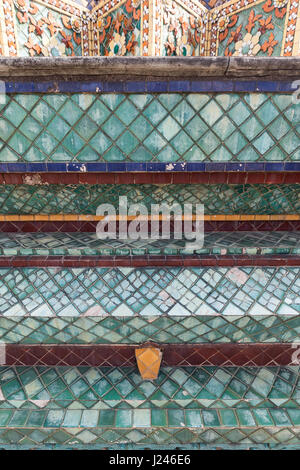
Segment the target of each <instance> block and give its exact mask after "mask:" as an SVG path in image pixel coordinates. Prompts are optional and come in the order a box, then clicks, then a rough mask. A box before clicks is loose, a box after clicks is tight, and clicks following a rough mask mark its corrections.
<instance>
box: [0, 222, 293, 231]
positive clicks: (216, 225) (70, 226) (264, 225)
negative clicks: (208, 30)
mask: <svg viewBox="0 0 300 470" xmlns="http://www.w3.org/2000/svg"><path fill="white" fill-rule="evenodd" d="M117 225H118V224H117ZM96 226H97V221H90V222H85V221H66V222H64V221H45V222H42V221H32V222H31V221H8V222H0V233H8V232H10V233H21V232H23V233H36V232H48V233H51V232H69V233H74V232H86V233H87V232H88V233H96ZM149 227H150V225H149ZM171 230H172V221H171ZM204 230H205V232H265V231H266V232H279V231H282V232H297V231H300V221H297V220H290V221H289V220H276V221H275V220H274V221H259V220H257V221H223V220H219V221H205V222H204Z"/></svg>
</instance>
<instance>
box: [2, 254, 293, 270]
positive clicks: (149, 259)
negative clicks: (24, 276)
mask: <svg viewBox="0 0 300 470" xmlns="http://www.w3.org/2000/svg"><path fill="white" fill-rule="evenodd" d="M12 266H13V267H24V268H25V267H42V268H43V267H54V268H57V267H63V268H82V267H87V268H95V267H112V268H113V267H132V268H133V267H150V266H153V267H155V266H161V267H172V266H177V267H183V266H186V267H191V266H197V267H203V266H204V267H207V266H211V267H218V266H219V267H222V266H223V267H234V266H300V256H297V255H269V256H268V255H263V256H261V255H221V256H218V255H198V256H196V255H194V256H188V255H186V256H175V255H170V256H166V255H152V256H149V255H146V256H145V255H143V256H138V255H136V256H128V255H127V256H101V257H96V256H40V255H39V256H9V257H5V256H1V257H0V267H1V268H10V267H12Z"/></svg>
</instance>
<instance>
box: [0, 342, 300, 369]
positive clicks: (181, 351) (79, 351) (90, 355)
mask: <svg viewBox="0 0 300 470" xmlns="http://www.w3.org/2000/svg"><path fill="white" fill-rule="evenodd" d="M155 346H157V347H160V348H161V349H162V351H163V358H162V366H172V367H173V366H181V367H189V366H223V367H230V366H248V367H262V366H269V367H271V366H288V365H292V363H293V354H294V352H295V348H293V347H292V345H291V344H286V343H274V344H264V343H256V344H228V343H223V344H222V343H220V344H200V345H178V344H177V345H172V344H163V345H155ZM136 347H137V345H91V346H82V345H69V344H66V345H21V344H8V345H6V360H5V364H3V365H9V366H93V367H97V366H102V367H106V366H107V367H122V366H123V367H126V366H135V365H136V360H135V348H136Z"/></svg>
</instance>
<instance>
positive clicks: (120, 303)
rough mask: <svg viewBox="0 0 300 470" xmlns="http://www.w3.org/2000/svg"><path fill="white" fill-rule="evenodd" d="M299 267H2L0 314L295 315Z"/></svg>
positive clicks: (0, 274) (8, 315)
mask: <svg viewBox="0 0 300 470" xmlns="http://www.w3.org/2000/svg"><path fill="white" fill-rule="evenodd" d="M299 273H300V268H298V267H297V268H292V267H278V268H275V267H274V268H273V267H272V268H271V267H270V268H268V267H264V268H263V269H262V268H260V267H256V268H253V267H252V268H251V267H239V268H237V267H233V268H218V267H217V268H204V267H203V268H202V267H201V268H200V267H199V268H171V267H170V268H158V267H153V268H140V269H138V268H136V269H135V268H73V269H71V268H10V269H8V268H1V269H0V296H1V298H0V313H1V315H3V316H6V317H10V316H28V315H29V316H32V317H36V316H43V317H49V316H50V317H51V316H55V317H65V316H67V317H81V316H87V317H88V316H96V317H103V316H107V315H109V316H110V317H127V316H128V317H134V316H136V315H139V316H142V317H144V316H153V317H155V316H162V315H168V316H171V317H172V316H190V315H199V316H202V315H212V316H215V315H236V316H241V315H246V314H247V315H250V316H252V315H262V316H269V315H274V314H275V315H279V316H280V315H297V314H298V312H299V308H300V307H299V305H300V304H299V301H298V297H299V296H298V292H299V282H300V281H299Z"/></svg>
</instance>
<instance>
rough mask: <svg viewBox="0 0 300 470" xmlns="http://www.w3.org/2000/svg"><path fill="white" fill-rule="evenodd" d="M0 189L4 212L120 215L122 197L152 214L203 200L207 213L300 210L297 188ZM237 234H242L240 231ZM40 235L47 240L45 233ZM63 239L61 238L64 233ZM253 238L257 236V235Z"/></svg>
mask: <svg viewBox="0 0 300 470" xmlns="http://www.w3.org/2000/svg"><path fill="white" fill-rule="evenodd" d="M120 152H121V151H120ZM1 189H2V191H1V194H0V205H1V213H2V214H18V215H23V214H26V215H29V214H63V213H67V214H91V215H95V214H96V211H97V208H98V206H99V205H100V204H102V203H103V204H106V203H110V204H113V205H114V206H115V208H116V212H118V209H119V197H122V196H126V197H127V203H128V207H129V206H130V205H132V204H136V203H137V202H139V203H143V204H144V205H145V206H146V207H147V209H148V211H149V212H150V210H151V204H163V203H170V201H171V202H172V203H178V204H193V210H195V204H197V203H198V204H199V201H201V203H202V204H203V205H204V210H205V214H207V215H209V214H211V215H212V214H295V213H296V214H297V213H299V212H300V198H299V194H300V188H299V185H298V184H284V185H276V184H245V185H243V184H237V185H228V184H210V185H205V184H192V185H186V184H170V185H163V186H162V185H152V184H141V185H133V184H128V185H126V184H122V185H118V184H116V185H111V184H103V185H102V184H101V185H89V184H79V185H76V186H74V185H62V184H57V185H55V184H50V185H28V184H21V185H7V184H5V185H2V188H1ZM239 235H240V237H242V236H243V235H242V233H241V232H239ZM249 235H250V234H249ZM249 235H248V236H249ZM28 236H30V235H29V234H28ZM39 236H40V237H41V238H42V237H43V235H42V234H39ZM214 236H215V237H218V234H217V233H215V234H214ZM236 236H237V235H236ZM258 236H259V235H258ZM260 236H262V234H260ZM24 237H25V235H24ZM61 237H62V238H63V235H61ZM252 237H255V234H254V233H252ZM274 237H276V234H274Z"/></svg>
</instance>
